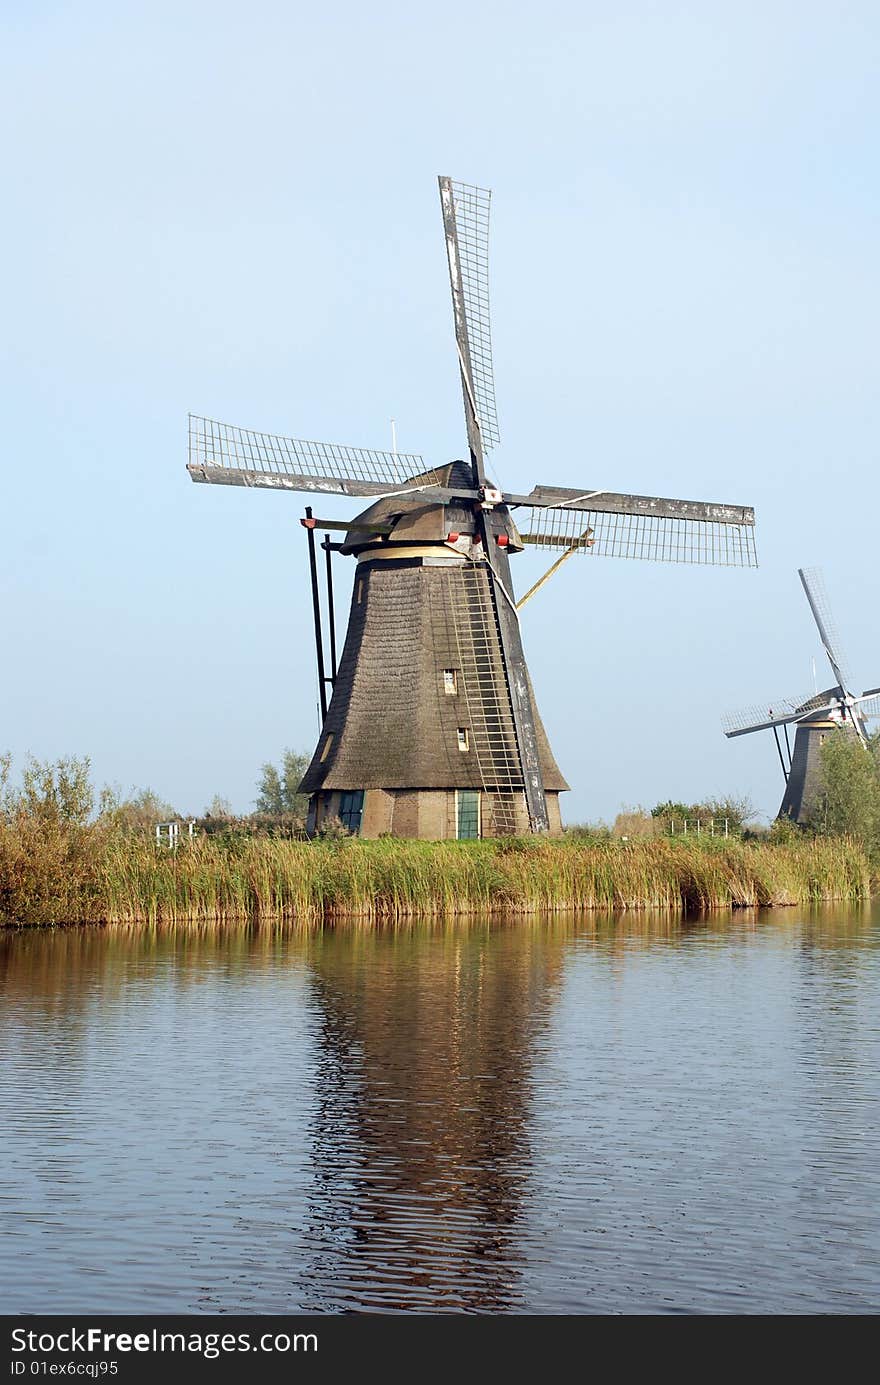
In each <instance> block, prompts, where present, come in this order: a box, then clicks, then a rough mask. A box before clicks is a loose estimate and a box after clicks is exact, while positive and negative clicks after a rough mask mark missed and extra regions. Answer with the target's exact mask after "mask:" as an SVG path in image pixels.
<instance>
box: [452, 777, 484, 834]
mask: <svg viewBox="0 0 880 1385" xmlns="http://www.w3.org/2000/svg"><path fill="white" fill-rule="evenodd" d="M455 798H456V805H455V806H456V836H457V837H459V838H460V839H462V840H465V839H468V838H472V837H479V835H480V794H479V791H478V790H477V789H459V790H458V791H457V792H456V795H455Z"/></svg>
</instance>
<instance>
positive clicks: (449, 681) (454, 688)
mask: <svg viewBox="0 0 880 1385" xmlns="http://www.w3.org/2000/svg"><path fill="white" fill-rule="evenodd" d="M443 691H444V692H445V693H446V696H447V697H455V694H456V693H457V692H458V669H454V668H445V669H444V670H443Z"/></svg>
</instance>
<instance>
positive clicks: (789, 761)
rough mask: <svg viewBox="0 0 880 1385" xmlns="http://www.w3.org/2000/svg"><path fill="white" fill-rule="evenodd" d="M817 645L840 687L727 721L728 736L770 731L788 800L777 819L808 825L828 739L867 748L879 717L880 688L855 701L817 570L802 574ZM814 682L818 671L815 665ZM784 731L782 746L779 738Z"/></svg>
mask: <svg viewBox="0 0 880 1385" xmlns="http://www.w3.org/2000/svg"><path fill="white" fill-rule="evenodd" d="M798 576H799V577H800V579H801V583H802V585H803V588H804V591H805V592H806V594H807V600H808V602H809V603H810V610H811V611H812V613H813V619H814V620H815V622H816V625H817V627H818V630H819V639H820V640H821V641H822V647H823V649H824V650H825V653H826V654H827V656H828V662H829V663H830V665H831V670H832V672H833V674H834V677H835V678H836V679H837V683H836V684H835V685H834V687H832V688H825V689H824V691H823V692H816V693H814V694H813V695H812V696H811V697H806V698H803V697H778V698H775V699H774V700H773V701H771V702H769V703H766V704H765V705H764V706H757V707H755V706H753V707H747V708H745V709H744V710H743V711H741V712H734V713H731V714H729V715H728V716H726V717H725V718H724V734H725V735H726V736H748V735H750V734H751V733H752V731H766V730H768V729H770V728H772V730H773V735H774V737H775V740H776V749H777V751H778V752H779V760H780V763H781V765H782V772H783V774H784V775H785V795H784V797H783V799H782V806H781V807H780V809H779V817H788V818H791V819H793V821H795V822H801V823H803V822H807V821H808V820H809V819H810V817H811V814H812V811H813V809H814V807H815V805H816V803H817V800H818V798H819V796H820V794H821V792H822V785H823V776H822V756H821V754H820V748H821V746H822V745H823V744H824V742H825V740H826V738H827V736H828V734H829V733H830V732H831V731H834V730H843V731H844V732H845V733H846V734H848V735H850V736H852V737H853V738H854V739H856V740H858V741H859V742H860V743H861V744H862V745H863V746H867V743H868V728H867V725H866V719H867V718H869V717H876V716H880V688H869V689H868V691H867V692H863V693H861V694H860V696H858V697H856V696H855V695H854V694H853V693H852V692H851V691H850V687H851V681H850V678H849V675H848V673H847V672H846V664H845V661H844V659H843V656H842V654H841V646H840V638H839V636H838V634H837V630H836V628H835V625H834V621H833V620H832V617H831V607H830V605H829V602H828V595H827V592H826V590H825V584H824V582H823V580H822V574H821V572H820V571H819V569H818V568H798ZM814 682H815V665H814ZM790 725H795V726H796V727H797V730H796V731H795V737H794V749H793V750H792V747H791V742H790V741H789V736H788V728H789V726H790ZM780 727H782V729H783V734H784V745H785V749H784V750H783V742H782V741H780V738H779V728H780Z"/></svg>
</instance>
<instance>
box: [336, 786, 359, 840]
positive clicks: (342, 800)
mask: <svg viewBox="0 0 880 1385" xmlns="http://www.w3.org/2000/svg"><path fill="white" fill-rule="evenodd" d="M363 815H364V791H363V789H354V790H351V791H346V792H345V793H343V794H340V796H339V821H340V822H341V823H342V825H343V827H344V828H346V830H347V831H349V832H351V834H352V836H354V837H356V836H357V834H358V832H360V830H361V818H362V817H363Z"/></svg>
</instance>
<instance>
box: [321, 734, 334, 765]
mask: <svg viewBox="0 0 880 1385" xmlns="http://www.w3.org/2000/svg"><path fill="white" fill-rule="evenodd" d="M332 744H333V733H332V731H331V733H330V735H329V736H328V737H327V739H326V741H325V742H324V749H323V750H322V751H321V760H322V762H323V761H324V760H326V759H327V756H328V755H329V754H330V747H331V745H332Z"/></svg>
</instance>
